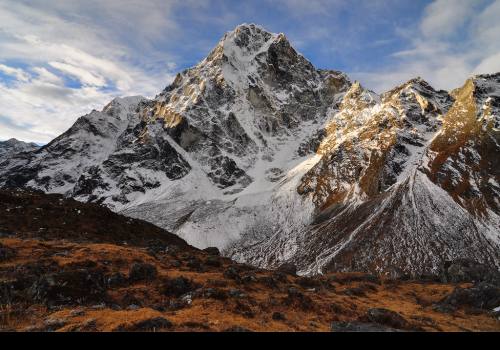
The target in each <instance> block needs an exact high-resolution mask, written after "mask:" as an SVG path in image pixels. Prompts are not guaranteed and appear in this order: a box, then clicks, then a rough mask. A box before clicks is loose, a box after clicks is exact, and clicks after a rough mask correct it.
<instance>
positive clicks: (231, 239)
mask: <svg viewBox="0 0 500 350" xmlns="http://www.w3.org/2000/svg"><path fill="white" fill-rule="evenodd" d="M499 114H500V74H495V75H483V76H476V77H473V78H471V79H469V80H468V81H467V82H466V84H465V85H464V86H463V87H462V88H460V89H457V90H455V91H453V92H452V93H448V92H446V91H436V90H434V89H433V88H432V87H431V86H430V85H429V84H428V83H426V82H425V81H423V80H422V79H420V78H417V79H413V80H410V81H409V82H407V83H405V84H402V85H401V86H398V87H396V88H395V89H393V90H391V91H388V92H386V93H384V94H382V95H380V96H379V95H377V94H375V93H374V92H372V91H369V90H367V89H365V88H364V87H363V86H362V85H361V84H360V83H359V82H352V81H351V80H350V79H349V78H348V77H347V76H346V75H345V74H343V73H341V72H337V71H329V70H318V69H316V68H314V66H313V65H312V64H311V63H310V62H309V61H307V60H306V59H305V58H304V57H303V56H302V55H300V54H299V53H298V52H297V51H295V49H294V48H293V47H292V46H291V45H290V43H289V41H288V40H287V38H286V37H285V36H284V35H283V34H272V33H269V32H267V31H265V30H264V29H262V28H261V27H259V26H256V25H241V26H238V27H237V28H236V29H235V30H234V31H232V32H229V33H227V34H226V35H225V36H224V37H223V38H222V39H221V40H220V42H219V43H218V44H217V46H216V47H215V48H214V49H213V50H212V52H211V53H210V54H209V55H208V56H207V58H206V59H204V60H203V61H201V62H200V63H199V64H198V65H196V66H195V67H193V68H190V69H187V70H185V71H183V72H181V73H179V74H178V75H177V77H176V78H175V80H174V82H173V83H172V84H171V85H169V86H168V87H167V88H166V89H165V90H164V91H162V92H161V93H160V94H159V95H158V96H156V97H155V98H154V99H152V100H147V99H144V98H140V97H128V98H123V99H115V100H113V101H112V102H111V103H110V104H109V105H107V106H106V107H105V108H104V109H103V111H101V112H97V111H93V112H91V113H90V114H88V115H86V116H83V117H81V118H79V119H78V120H77V122H76V123H75V124H74V125H73V126H72V127H71V128H70V129H69V130H68V131H66V132H65V133H64V134H62V135H61V136H59V137H57V138H56V139H55V140H53V141H52V142H51V143H49V144H48V145H46V146H44V147H42V148H40V149H38V150H36V151H32V152H24V153H19V154H16V155H14V156H12V157H9V158H8V159H7V160H5V161H3V162H2V163H1V164H0V186H1V187H7V188H16V187H27V188H34V189H39V190H43V191H45V192H49V193H62V194H64V195H66V196H70V197H74V198H75V199H77V200H80V201H85V202H98V203H103V204H105V205H107V206H108V207H110V208H111V209H113V210H114V211H117V212H121V213H123V214H126V215H128V216H131V217H135V218H140V219H144V220H147V221H150V222H152V223H154V224H156V225H158V226H161V227H163V228H166V229H168V230H169V231H172V232H174V233H176V234H177V235H179V236H180V237H182V238H184V239H186V240H187V241H188V242H189V243H190V244H193V245H195V246H197V247H199V248H206V247H217V248H219V249H220V250H221V251H222V253H223V255H226V256H231V257H232V258H234V259H236V260H239V261H244V262H248V263H251V264H254V265H257V266H263V267H279V266H282V265H283V264H284V263H288V264H291V265H293V266H296V267H297V271H298V273H299V274H315V273H320V272H324V271H328V270H365V271H372V272H376V273H386V274H392V275H401V274H414V275H419V274H428V273H437V271H438V270H439V267H440V266H441V265H442V263H444V262H445V261H448V260H455V259H459V258H467V259H471V260H474V261H477V262H479V263H482V264H485V265H487V266H489V267H492V268H495V269H498V268H499V266H500V256H499V254H500V253H499V252H500V250H499V248H500V232H499V229H498V227H500V219H499V214H500V203H499V202H498V198H499V194H500V187H499V185H498V183H499V182H500V179H499V177H500V164H499V163H498V152H499V146H498V145H499V142H500V140H499V138H500V136H499V135H500V133H499V125H500V120H499ZM291 265H290V266H291Z"/></svg>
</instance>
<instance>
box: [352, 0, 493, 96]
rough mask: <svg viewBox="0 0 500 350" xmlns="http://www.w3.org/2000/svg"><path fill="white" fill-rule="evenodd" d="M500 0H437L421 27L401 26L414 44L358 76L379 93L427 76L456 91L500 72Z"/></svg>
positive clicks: (403, 33) (434, 84)
mask: <svg viewBox="0 0 500 350" xmlns="http://www.w3.org/2000/svg"><path fill="white" fill-rule="evenodd" d="M498 18H500V0H495V1H476V0H436V1H434V2H432V3H431V4H429V5H428V6H427V7H426V8H425V10H424V14H423V17H422V18H421V20H420V24H419V26H418V29H415V30H401V31H400V35H401V36H402V37H404V38H406V40H407V41H408V43H409V48H407V49H405V50H400V51H396V52H393V53H391V54H389V56H390V57H391V59H392V62H391V64H390V65H389V64H386V65H385V66H384V67H382V69H380V70H378V71H372V72H362V71H358V72H352V75H353V76H354V77H355V78H357V79H359V80H361V81H362V82H364V83H365V85H367V86H368V87H370V88H372V89H374V90H375V91H377V92H383V91H386V90H388V89H390V88H391V87H393V86H395V85H397V84H401V83H403V82H405V81H407V80H409V79H411V78H413V77H416V76H421V77H422V78H424V79H425V80H427V81H429V82H430V83H431V84H432V85H433V86H434V87H435V88H437V89H446V90H451V89H454V88H456V87H459V86H461V85H463V83H464V82H465V80H466V79H467V78H469V77H470V76H472V75H474V74H479V73H494V72H497V71H500V41H499V40H498V38H499V37H500V21H498Z"/></svg>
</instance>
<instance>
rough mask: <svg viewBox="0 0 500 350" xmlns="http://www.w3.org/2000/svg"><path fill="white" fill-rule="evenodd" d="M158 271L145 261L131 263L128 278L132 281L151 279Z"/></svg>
mask: <svg viewBox="0 0 500 350" xmlns="http://www.w3.org/2000/svg"><path fill="white" fill-rule="evenodd" d="M157 274H158V271H157V270H156V267H155V266H154V265H151V264H147V263H133V264H132V266H131V267H130V271H129V274H128V278H129V280H130V281H132V282H138V281H144V280H153V279H154V278H155V277H156V275H157Z"/></svg>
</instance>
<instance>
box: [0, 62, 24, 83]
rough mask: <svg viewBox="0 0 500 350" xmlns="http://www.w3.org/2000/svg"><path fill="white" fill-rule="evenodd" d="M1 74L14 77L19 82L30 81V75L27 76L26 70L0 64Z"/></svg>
mask: <svg viewBox="0 0 500 350" xmlns="http://www.w3.org/2000/svg"><path fill="white" fill-rule="evenodd" d="M0 72H2V73H4V74H6V75H10V76H13V77H15V78H16V79H17V80H20V81H27V80H28V79H29V76H28V74H26V72H25V71H24V70H22V69H19V68H12V67H9V66H6V65H4V64H0Z"/></svg>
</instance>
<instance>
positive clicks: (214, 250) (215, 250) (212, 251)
mask: <svg viewBox="0 0 500 350" xmlns="http://www.w3.org/2000/svg"><path fill="white" fill-rule="evenodd" d="M203 251H204V252H205V253H207V254H209V255H215V256H220V251H219V248H216V247H208V248H205V249H203Z"/></svg>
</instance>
